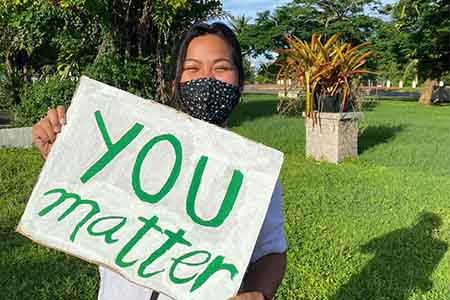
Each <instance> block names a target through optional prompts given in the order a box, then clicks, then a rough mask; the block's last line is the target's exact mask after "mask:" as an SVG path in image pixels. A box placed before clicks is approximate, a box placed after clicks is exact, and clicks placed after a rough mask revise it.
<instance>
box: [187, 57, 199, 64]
mask: <svg viewBox="0 0 450 300" xmlns="http://www.w3.org/2000/svg"><path fill="white" fill-rule="evenodd" d="M184 62H185V63H187V62H195V63H198V64H201V63H202V61H201V60H198V59H195V58H186V59H185V61H184Z"/></svg>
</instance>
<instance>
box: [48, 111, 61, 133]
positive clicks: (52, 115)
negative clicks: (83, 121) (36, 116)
mask: <svg viewBox="0 0 450 300" xmlns="http://www.w3.org/2000/svg"><path fill="white" fill-rule="evenodd" d="M47 119H48V120H49V121H50V124H51V126H52V128H53V132H55V133H59V132H60V131H61V124H60V122H59V116H58V111H57V110H56V109H55V108H52V109H49V110H48V112H47Z"/></svg>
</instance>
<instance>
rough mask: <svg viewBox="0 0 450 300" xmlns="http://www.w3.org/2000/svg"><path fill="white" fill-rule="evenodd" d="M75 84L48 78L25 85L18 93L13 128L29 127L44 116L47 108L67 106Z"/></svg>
mask: <svg viewBox="0 0 450 300" xmlns="http://www.w3.org/2000/svg"><path fill="white" fill-rule="evenodd" d="M75 86H76V82H75V81H72V80H59V79H57V78H55V77H50V78H48V79H47V80H40V81H36V82H34V83H32V84H27V85H25V87H24V88H23V89H22V90H21V92H20V99H21V102H20V104H19V105H18V106H17V108H16V119H15V123H14V125H15V126H31V125H33V124H34V123H36V122H37V121H38V120H39V119H40V118H42V117H43V116H45V114H46V113H47V111H48V108H49V107H56V106H58V105H66V106H68V105H69V103H70V101H71V100H72V95H73V93H74V91H75Z"/></svg>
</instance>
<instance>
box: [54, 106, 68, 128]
mask: <svg viewBox="0 0 450 300" xmlns="http://www.w3.org/2000/svg"><path fill="white" fill-rule="evenodd" d="M56 111H57V113H58V120H59V124H60V125H61V126H63V125H66V121H67V120H66V108H65V107H64V106H62V105H58V107H56Z"/></svg>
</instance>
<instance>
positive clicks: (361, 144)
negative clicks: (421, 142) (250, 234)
mask: <svg viewBox="0 0 450 300" xmlns="http://www.w3.org/2000/svg"><path fill="white" fill-rule="evenodd" d="M404 129H405V126H403V125H398V126H387V125H378V126H369V127H367V128H363V129H362V133H361V135H360V136H359V138H358V152H359V154H361V153H363V152H364V151H366V150H368V149H370V148H372V147H374V146H376V145H379V144H384V143H387V142H389V141H390V140H391V139H392V138H394V137H395V135H396V134H398V133H399V132H400V131H402V130H404Z"/></svg>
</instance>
